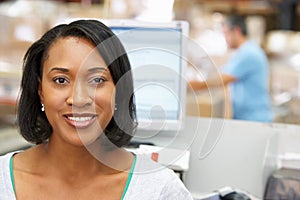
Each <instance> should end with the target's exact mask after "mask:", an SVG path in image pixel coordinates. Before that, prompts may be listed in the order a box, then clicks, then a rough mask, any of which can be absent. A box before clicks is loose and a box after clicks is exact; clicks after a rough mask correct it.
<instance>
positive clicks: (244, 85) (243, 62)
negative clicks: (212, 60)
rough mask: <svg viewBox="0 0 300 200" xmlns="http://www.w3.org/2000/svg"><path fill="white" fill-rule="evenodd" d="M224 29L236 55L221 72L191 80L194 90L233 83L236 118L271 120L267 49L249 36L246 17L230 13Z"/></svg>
mask: <svg viewBox="0 0 300 200" xmlns="http://www.w3.org/2000/svg"><path fill="white" fill-rule="evenodd" d="M223 32H224V36H225V39H226V42H227V45H228V47H229V48H232V49H235V50H236V51H235V53H234V55H233V56H232V57H231V58H230V59H229V61H228V62H227V63H226V64H225V65H224V66H222V68H221V74H220V76H219V77H218V78H217V77H209V78H208V79H207V80H206V81H194V80H193V81H190V82H189V87H190V88H191V89H193V90H196V91H197V90H201V89H208V88H211V87H217V86H219V87H220V86H221V87H222V86H223V87H224V86H226V85H229V89H230V96H231V103H232V112H233V119H240V120H250V121H260V122H271V121H272V118H273V115H272V111H271V105H270V96H269V64H268V60H267V57H266V55H265V53H264V51H263V50H262V49H261V48H260V47H259V45H258V44H256V43H255V42H254V41H251V40H249V39H248V38H247V27H246V22H245V18H244V17H242V16H238V15H232V16H229V17H228V18H227V19H226V21H225V23H224V25H223Z"/></svg>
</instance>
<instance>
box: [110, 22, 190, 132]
mask: <svg viewBox="0 0 300 200" xmlns="http://www.w3.org/2000/svg"><path fill="white" fill-rule="evenodd" d="M107 25H108V26H109V27H110V28H111V29H112V31H113V32H114V33H115V34H116V35H117V36H118V37H119V39H120V40H121V42H122V43H123V45H124V47H125V50H126V52H127V54H128V57H129V61H130V64H131V67H132V73H133V79H134V92H135V102H136V109H137V120H138V124H139V125H138V129H143V130H180V129H182V127H183V122H184V117H185V105H186V104H185V98H186V80H185V79H184V77H185V76H184V73H185V69H186V66H187V63H186V55H185V52H186V50H185V44H184V41H185V40H186V39H185V37H187V34H188V24H187V23H186V22H184V21H173V22H169V23H160V24H158V23H150V22H141V21H129V20H125V21H118V20H115V21H113V20H110V21H109V22H108V24H107Z"/></svg>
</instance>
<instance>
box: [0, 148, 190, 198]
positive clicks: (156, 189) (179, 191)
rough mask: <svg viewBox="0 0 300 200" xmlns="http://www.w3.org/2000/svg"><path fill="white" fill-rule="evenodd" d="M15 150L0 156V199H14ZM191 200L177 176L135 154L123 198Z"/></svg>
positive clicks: (146, 158)
mask: <svg viewBox="0 0 300 200" xmlns="http://www.w3.org/2000/svg"><path fill="white" fill-rule="evenodd" d="M14 153H15V152H11V153H8V154H6V155H4V156H0V199H1V200H15V199H16V197H15V194H14V190H13V186H12V181H11V176H10V169H9V161H10V158H11V156H12V155H13V154H14ZM135 199H136V200H141V199H143V200H147V199H149V200H150V199H151V200H168V199H170V200H192V199H193V198H192V196H191V194H190V193H189V192H188V190H187V189H186V188H185V186H184V184H183V183H182V182H181V180H180V179H179V177H178V176H177V175H176V174H175V173H174V172H173V171H172V170H170V169H168V168H166V167H163V166H161V165H159V164H158V163H155V162H154V161H152V160H151V159H149V158H148V157H146V156H142V155H137V157H136V164H135V167H134V171H133V174H132V178H131V181H130V183H129V187H128V189H127V192H126V194H125V196H124V200H135Z"/></svg>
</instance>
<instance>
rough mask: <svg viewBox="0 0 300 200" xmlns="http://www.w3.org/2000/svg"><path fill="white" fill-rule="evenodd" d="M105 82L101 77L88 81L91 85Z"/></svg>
mask: <svg viewBox="0 0 300 200" xmlns="http://www.w3.org/2000/svg"><path fill="white" fill-rule="evenodd" d="M104 81H105V79H104V78H101V77H98V78H93V79H92V80H91V81H90V83H92V84H97V85H98V84H100V83H102V82H104Z"/></svg>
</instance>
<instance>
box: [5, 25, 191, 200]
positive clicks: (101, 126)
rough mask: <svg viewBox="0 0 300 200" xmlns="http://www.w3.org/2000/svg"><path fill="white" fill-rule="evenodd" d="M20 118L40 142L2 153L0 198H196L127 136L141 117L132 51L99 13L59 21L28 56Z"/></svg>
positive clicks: (29, 135)
mask: <svg viewBox="0 0 300 200" xmlns="http://www.w3.org/2000/svg"><path fill="white" fill-rule="evenodd" d="M21 89H22V91H21V96H20V100H19V104H18V124H19V127H20V132H21V134H22V136H23V137H24V138H25V139H26V140H28V141H29V142H32V143H35V144H36V145H35V146H34V147H32V148H30V149H28V150H25V151H18V152H11V153H8V154H6V155H4V156H1V157H0V199H1V200H2V199H5V200H6V199H9V200H11V199H18V200H22V199H58V200H60V199H91V200H92V199H127V200H129V199H145V200H146V199H151V200H153V199H172V200H176V199H185V200H186V199H192V197H191V195H190V194H189V192H188V191H187V190H186V188H185V186H184V185H183V183H182V182H181V181H180V179H179V178H178V177H177V176H176V175H175V173H174V172H173V171H171V170H169V169H166V168H165V167H163V166H161V165H159V164H157V163H154V162H153V161H152V160H150V159H149V158H147V157H143V156H141V155H134V154H132V153H130V152H128V151H126V150H125V149H124V148H123V146H125V145H126V144H128V143H129V141H130V139H131V138H132V136H133V134H134V130H135V128H136V125H137V122H136V117H135V105H134V94H133V80H132V74H131V67H130V63H129V60H128V57H127V54H126V52H125V50H124V48H123V46H122V44H121V42H120V41H119V39H118V38H117V37H116V36H115V35H114V34H113V33H112V32H111V30H110V29H109V28H108V27H106V26H105V25H103V24H102V23H101V22H100V21H96V20H78V21H74V22H72V23H70V24H63V25H58V26H56V27H54V28H52V29H51V30H49V31H48V32H47V33H45V34H44V35H43V36H42V38H41V39H40V40H38V41H36V42H35V43H34V44H33V45H32V46H31V47H30V48H29V49H28V51H27V53H26V55H25V58H24V66H23V77H22V82H21Z"/></svg>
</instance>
